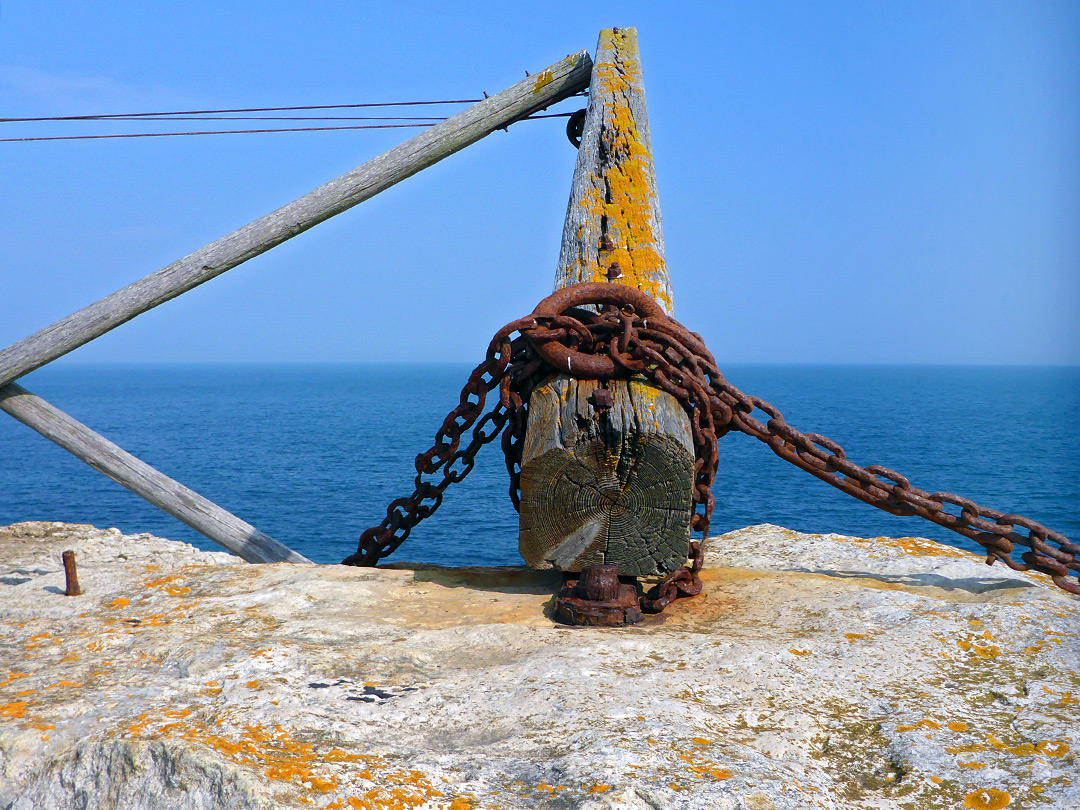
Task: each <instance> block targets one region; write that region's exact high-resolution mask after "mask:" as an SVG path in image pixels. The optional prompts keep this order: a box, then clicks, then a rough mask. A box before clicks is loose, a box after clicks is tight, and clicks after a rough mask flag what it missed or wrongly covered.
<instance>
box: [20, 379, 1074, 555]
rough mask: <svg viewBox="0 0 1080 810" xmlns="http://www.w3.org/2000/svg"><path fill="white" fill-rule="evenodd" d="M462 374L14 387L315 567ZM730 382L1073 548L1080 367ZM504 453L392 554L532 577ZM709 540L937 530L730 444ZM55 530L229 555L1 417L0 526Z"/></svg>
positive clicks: (342, 550)
mask: <svg viewBox="0 0 1080 810" xmlns="http://www.w3.org/2000/svg"><path fill="white" fill-rule="evenodd" d="M468 371H469V367H468V366H466V365H396V364H365V365H361V364H356V365H346V364H339V365H317V364H304V365H299V364H298V365H282V364H266V365H261V364H240V365H225V364H223V365H202V364H200V365H79V364H74V363H70V364H58V365H54V366H50V367H47V368H45V369H41V370H39V371H36V372H34V373H33V374H31V375H29V376H27V377H26V378H24V379H23V380H20V383H21V384H22V385H24V386H25V387H26V388H28V389H30V390H31V391H33V392H34V393H36V394H38V395H39V396H42V397H44V398H45V399H47V400H49V401H50V402H52V403H53V404H55V405H56V406H58V407H60V408H62V409H63V410H65V411H67V412H68V413H69V414H71V415H72V416H74V417H75V418H76V419H78V420H80V421H81V422H83V423H85V424H87V425H89V426H90V427H92V428H93V429H94V430H96V431H98V432H99V433H102V434H104V435H105V436H107V437H108V438H109V439H111V440H112V441H114V442H116V443H117V444H119V445H120V446H121V447H123V448H125V449H126V450H128V451H130V452H132V453H134V454H135V455H136V456H138V457H139V458H141V459H143V460H145V461H146V462H148V463H150V464H152V465H153V466H155V467H157V468H158V469H160V470H162V471H163V472H165V473H166V474H168V475H170V476H172V477H173V478H175V479H177V480H178V481H180V482H181V483H183V484H186V485H187V486H189V487H191V488H192V489H194V490H195V491H197V492H199V493H201V494H202V495H204V496H206V497H207V498H209V499H210V500H212V501H215V502H217V503H218V504H220V505H221V506H223V507H225V508H226V509H228V510H230V511H231V512H233V513H235V514H237V515H239V516H240V517H242V518H244V519H245V520H247V521H248V522H249V523H251V524H253V525H255V526H257V527H258V528H260V529H261V530H263V531H264V532H266V533H268V534H270V535H271V536H272V537H275V538H276V539H278V540H280V541H281V542H283V543H285V544H286V545H288V546H290V547H292V548H294V549H296V550H297V551H299V552H301V553H302V554H305V555H306V556H308V557H310V558H311V559H313V560H316V561H318V562H324V563H336V562H340V560H341V559H342V558H343V557H345V556H346V555H347V554H349V553H351V552H352V551H354V550H355V548H356V538H357V537H358V535H359V534H360V532H361V531H362V530H363V529H365V528H367V527H368V526H371V525H374V524H375V523H378V521H379V520H380V519H381V518H382V517H383V515H384V514H385V509H386V504H387V503H388V502H389V501H390V500H391V499H393V498H395V497H398V496H400V495H408V494H411V492H412V479H413V475H414V470H413V459H414V457H415V456H416V454H417V453H418V452H420V451H422V450H425V449H427V448H428V447H429V446H430V445H431V443H432V438H433V435H434V432H435V430H436V428H437V427H438V426H439V425H440V424H441V422H442V419H443V417H444V416H445V414H446V412H447V411H448V410H450V408H451V407H453V406H454V405H455V404H456V403H457V399H458V392H459V390H460V388H461V385H462V384H463V383H464V381H465V378H466V376H467V374H468ZM724 372H725V375H726V376H727V377H728V379H729V380H730V381H731V382H732V383H733V384H735V385H736V386H738V387H739V388H741V389H742V390H743V391H745V392H747V393H749V394H755V395H757V396H760V397H762V398H763V399H766V400H768V401H770V402H772V403H773V404H774V405H776V406H777V407H778V408H780V410H781V411H782V412H783V413H784V415H785V417H786V419H787V421H788V422H789V423H790V424H792V425H794V426H795V427H797V428H799V429H800V430H803V431H807V432H810V431H812V432H817V433H822V434H824V435H826V436H828V437H830V438H832V439H834V440H835V441H837V442H839V443H840V444H841V445H843V447H844V448H845V449H846V450H847V454H848V457H849V458H851V459H852V460H854V461H856V462H857V463H860V464H863V465H867V464H875V463H876V464H882V465H884V466H886V467H891V468H893V469H895V470H897V471H899V472H901V473H903V474H905V475H907V476H908V478H909V479H910V480H911V481H912V483H913V484H915V485H916V486H920V487H922V488H923V489H927V490H930V491H949V492H954V493H957V494H959V495H963V496H965V497H968V498H971V499H972V500H974V501H975V502H976V503H978V504H980V505H982V506H989V507H993V508H997V509H1001V510H1003V511H1006V512H1017V513H1020V514H1022V515H1026V516H1028V517H1031V518H1034V519H1035V520H1038V521H1040V522H1042V523H1044V524H1046V525H1047V526H1049V527H1050V528H1053V529H1056V530H1057V531H1060V532H1062V533H1064V534H1065V535H1067V536H1069V537H1071V538H1073V539H1076V538H1080V454H1078V449H1080V443H1078V438H1080V368H1045V367H1035V368H1032V367H981V366H980V367H967V366H965V367H943V366H925V367H920V366H783V365H767V366H766V365H731V366H728V367H725V368H724ZM507 486H508V481H507V476H506V472H505V468H504V467H503V461H502V457H501V450H500V449H499V448H498V444H497V443H495V444H493V445H490V446H488V447H486V448H484V449H483V450H482V451H481V453H480V455H479V457H478V463H477V465H476V469H475V470H474V472H473V473H472V474H471V475H470V476H469V478H467V479H466V480H465V481H464V482H463V483H461V484H457V485H452V486H451V487H450V489H449V490H448V491H447V497H446V499H445V501H444V503H443V506H442V507H441V509H440V510H439V511H438V512H437V513H436V514H435V515H434V516H433V517H431V518H429V519H428V520H426V521H424V522H422V523H421V524H420V525H419V526H417V527H416V529H414V531H413V534H412V536H411V537H410V538H409V540H408V541H406V543H405V544H404V545H403V546H402V547H401V548H400V549H399V550H398V552H397V553H396V554H395V555H394V556H393V557H392V558H390V559H391V560H407V561H412V562H431V563H440V564H444V565H519V564H521V558H520V557H519V555H518V551H517V514H516V513H515V512H514V509H513V507H512V505H511V504H510V500H509V498H508V497H507V494H506V491H507ZM715 493H716V511H715V513H714V516H713V523H712V525H713V531H714V533H720V532H724V531H728V530H731V529H736V528H740V527H743V526H748V525H751V524H755V523H775V524H779V525H783V526H787V527H789V528H792V529H796V530H799V531H806V532H840V533H844V534H854V535H862V536H878V535H889V536H905V535H917V536H922V537H930V538H933V539H935V540H940V541H942V542H945V543H950V544H953V545H957V546H960V547H962V548H968V549H971V550H978V548H977V547H976V546H974V544H972V543H971V542H970V541H968V540H966V539H965V538H963V537H961V536H959V535H955V534H953V533H951V532H948V531H946V530H945V529H942V528H940V527H938V526H935V525H933V524H931V523H928V522H926V521H923V520H920V519H918V518H910V517H909V518H903V517H897V516H894V515H890V514H888V513H886V512H882V511H880V510H877V509H874V508H873V507H870V506H868V505H866V504H863V503H861V502H859V501H856V500H854V499H853V498H851V497H850V496H847V495H844V494H843V493H841V492H839V491H837V490H835V489H833V488H832V487H830V486H828V485H826V484H824V483H823V482H821V481H818V480H817V479H815V478H813V477H811V476H810V475H808V474H807V473H804V472H802V471H800V470H798V469H796V468H795V467H793V466H791V465H790V464H788V463H787V462H785V461H782V460H781V459H780V458H778V457H776V456H775V455H773V453H772V452H771V451H770V450H769V449H768V448H767V447H766V446H765V445H763V444H761V443H760V442H758V441H756V440H754V439H751V438H749V437H747V436H743V435H736V434H729V435H728V436H726V437H725V438H723V439H722V440H721V443H720V469H719V473H718V475H717V479H716V486H715ZM23 520H59V521H68V522H74V523H92V524H96V525H98V526H101V527H108V526H116V527H118V528H120V529H121V530H122V531H124V532H125V533H135V532H151V533H153V534H156V535H159V536H162V537H168V538H172V539H174V540H185V541H187V542H190V543H192V544H194V545H196V546H198V547H200V548H204V549H212V550H216V549H217V546H215V545H214V544H213V543H211V542H210V541H208V540H206V539H205V538H203V537H202V536H201V535H199V534H198V533H196V532H194V531H193V530H191V529H189V528H188V527H186V526H184V525H183V524H181V523H179V522H178V521H176V520H175V519H173V518H171V517H169V516H168V515H165V514H163V513H162V512H159V511H158V510H157V509H155V508H154V507H152V506H150V505H149V504H147V503H146V502H144V501H143V500H142V499H140V498H138V497H137V496H135V495H133V494H132V493H130V492H128V491H127V490H126V489H124V488H123V487H121V486H120V485H119V484H116V483H114V482H112V481H111V480H109V479H107V478H105V477H104V476H103V475H101V474H100V473H98V472H96V471H94V470H92V469H91V468H89V467H87V466H86V465H84V464H83V463H82V462H80V461H78V460H77V459H75V458H74V457H73V456H71V455H69V454H68V453H67V452H66V451H64V450H62V449H60V448H59V447H57V446H55V445H54V444H52V443H51V442H49V441H47V440H46V439H44V438H42V437H41V436H39V435H38V434H37V433H35V432H33V431H31V430H30V429H29V428H27V427H25V426H23V425H21V424H19V423H18V422H16V421H15V420H13V419H11V418H10V417H8V416H7V415H6V414H2V413H0V524H8V523H13V522H16V521H23Z"/></svg>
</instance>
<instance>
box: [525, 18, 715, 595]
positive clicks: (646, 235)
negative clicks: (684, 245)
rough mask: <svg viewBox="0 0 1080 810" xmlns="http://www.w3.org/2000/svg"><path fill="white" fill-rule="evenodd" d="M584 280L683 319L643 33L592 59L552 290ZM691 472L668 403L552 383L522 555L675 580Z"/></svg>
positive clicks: (642, 388)
mask: <svg viewBox="0 0 1080 810" xmlns="http://www.w3.org/2000/svg"><path fill="white" fill-rule="evenodd" d="M582 281H609V282H611V283H614V284H628V285H631V286H633V287H637V288H638V289H640V290H642V291H643V292H646V293H648V294H649V295H650V296H652V297H653V298H655V299H656V300H657V301H658V302H659V303H660V305H661V306H662V307H663V308H664V310H665V311H666V312H667V313H668V314H671V312H672V305H671V284H670V282H669V280H668V273H667V265H666V263H665V261H664V239H663V232H662V229H661V224H660V205H659V201H658V198H657V192H656V178H655V173H654V170H653V162H652V148H651V143H650V137H649V123H648V115H647V113H646V109H645V90H644V85H643V82H642V75H641V64H640V60H639V56H638V44H637V32H636V30H635V29H633V28H622V29H619V28H612V29H609V30H605V31H603V32H601V34H600V41H599V43H598V45H597V48H596V55H595V58H594V60H593V73H592V83H591V88H590V91H589V104H588V109H587V112H586V114H585V121H584V129H583V132H582V137H581V145H580V147H579V151H578V159H577V166H576V168H575V170H574V179H573V187H572V189H571V193H570V204H569V207H568V209H567V212H566V224H565V226H564V229H563V243H562V253H561V255H560V257H559V266H558V270H557V272H556V275H555V288H556V289H560V288H562V287H565V286H567V285H570V284H574V283H577V282H582ZM601 389H607V393H599V391H600V390H601ZM608 401H610V406H608ZM693 473H694V446H693V440H692V437H691V433H690V424H689V419H688V417H687V416H686V414H685V412H684V411H683V409H682V407H681V406H680V405H679V403H678V402H677V401H676V400H675V398H674V397H672V396H671V395H670V394H667V393H666V392H664V391H661V390H660V389H658V388H655V387H653V386H651V385H647V384H645V383H644V382H638V381H636V380H633V379H631V380H628V381H611V382H605V383H598V382H595V381H589V380H577V379H574V378H573V377H569V376H566V375H558V376H555V377H553V378H551V379H550V380H549V381H547V382H545V383H544V384H543V385H541V386H539V387H538V388H537V389H536V390H534V391H533V393H532V396H531V398H530V400H529V423H528V429H527V433H526V437H525V443H524V447H523V451H522V473H521V510H520V513H521V517H520V537H519V546H520V550H521V555H522V556H523V557H524V558H525V561H526V562H527V563H528V564H529V565H530V566H533V567H535V568H557V569H559V570H562V571H580V570H581V569H582V568H584V567H585V566H589V565H598V564H615V565H617V566H618V567H619V572H620V573H621V574H628V575H634V576H650V575H660V574H667V573H669V572H671V571H673V570H675V569H676V568H678V567H679V566H681V565H682V564H683V563H685V562H686V559H687V555H688V550H689V535H690V530H689V525H690V516H691V505H692V490H693Z"/></svg>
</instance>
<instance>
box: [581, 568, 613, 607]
mask: <svg viewBox="0 0 1080 810" xmlns="http://www.w3.org/2000/svg"><path fill="white" fill-rule="evenodd" d="M576 595H577V596H578V598H579V599H588V600H589V601H590V602H610V601H612V600H613V599H615V598H617V597H618V595H619V566H617V565H588V566H586V567H585V568H582V569H581V579H579V580H578V584H577V594H576Z"/></svg>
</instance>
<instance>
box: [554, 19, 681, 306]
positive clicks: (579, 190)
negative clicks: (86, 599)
mask: <svg viewBox="0 0 1080 810" xmlns="http://www.w3.org/2000/svg"><path fill="white" fill-rule="evenodd" d="M580 150H581V152H580V153H579V156H578V166H577V170H576V171H575V176H574V188H573V191H572V193H571V199H570V210H569V211H568V212H567V219H568V222H569V221H571V220H576V223H575V224H576V227H575V228H574V229H573V230H572V231H571V233H572V234H573V238H572V239H567V237H566V235H565V234H564V240H563V252H562V256H561V257H560V271H559V275H558V277H557V280H556V287H563V286H566V285H567V284H573V283H576V282H580V281H613V282H616V283H619V284H627V285H629V286H632V287H636V288H637V289H639V290H641V291H642V292H645V293H647V294H648V295H650V296H652V297H653V298H655V299H656V300H657V301H659V302H660V304H661V305H662V306H663V308H664V310H665V311H666V312H669V313H670V312H671V311H672V301H671V285H670V283H669V281H668V274H667V265H666V263H665V261H664V237H663V229H662V226H661V221H660V206H659V201H658V197H657V192H656V173H655V170H654V168H653V160H652V147H651V144H650V137H649V128H648V116H647V113H646V109H645V88H644V83H643V81H642V71H641V60H640V57H639V55H638V44H637V32H636V31H635V30H634V29H633V28H610V29H606V30H604V31H602V32H601V33H600V40H599V43H598V44H597V49H596V59H595V61H594V64H593V74H592V86H591V90H590V94H589V108H588V111H587V115H586V120H585V128H584V132H583V133H582V141H581V147H580Z"/></svg>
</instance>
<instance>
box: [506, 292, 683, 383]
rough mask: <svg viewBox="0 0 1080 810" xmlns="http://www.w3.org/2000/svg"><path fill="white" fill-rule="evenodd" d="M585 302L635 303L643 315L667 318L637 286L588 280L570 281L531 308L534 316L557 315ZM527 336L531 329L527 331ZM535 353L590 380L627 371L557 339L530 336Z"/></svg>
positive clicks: (625, 304)
mask: <svg viewBox="0 0 1080 810" xmlns="http://www.w3.org/2000/svg"><path fill="white" fill-rule="evenodd" d="M585 304H611V305H613V306H617V307H620V308H622V307H632V308H633V310H634V314H636V315H637V316H638V317H640V318H642V319H648V318H657V319H660V318H665V319H666V317H667V316H666V315H665V314H664V310H663V309H661V308H660V305H659V304H658V303H657V302H656V301H655V300H653V299H652V298H650V297H649V296H648V295H646V294H645V293H643V292H642V291H641V290H639V289H637V288H635V287H629V286H627V285H625V284H612V283H611V282H596V281H587V282H582V283H581V284H571V285H570V286H569V287H563V288H562V289H561V290H557V291H556V292H554V293H552V294H551V295H549V296H548V297H547V298H545V299H544V300H543V301H541V302H540V303H539V304H537V305H536V309H534V310H533V311H532V317H534V318H554V317H555V316H556V315H561V314H562V313H563V312H565V311H566V310H568V309H572V308H574V307H577V306H583V305H585ZM525 336H526V337H528V336H529V333H528V331H526V332H525ZM529 342H530V343H532V344H533V348H535V349H536V353H537V354H539V355H540V356H541V357H542V358H543V359H544V360H546V361H547V362H548V363H550V364H551V365H552V366H553V367H555V368H557V369H559V371H563V370H565V371H566V373H567V374H570V375H572V376H575V377H581V378H584V379H589V380H610V379H613V378H615V377H626V376H628V372H627V371H626V370H625V369H623V368H622V367H621V366H618V365H616V364H615V361H614V360H612V359H611V358H610V357H608V356H606V355H599V354H584V353H582V352H579V351H576V350H574V349H571V348H570V347H569V346H564V345H563V344H562V343H560V342H559V341H557V340H546V341H542V342H535V341H532V340H530V341H529Z"/></svg>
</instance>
